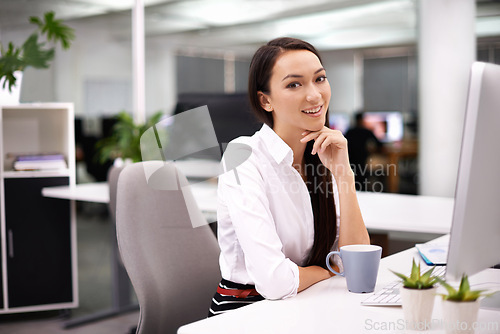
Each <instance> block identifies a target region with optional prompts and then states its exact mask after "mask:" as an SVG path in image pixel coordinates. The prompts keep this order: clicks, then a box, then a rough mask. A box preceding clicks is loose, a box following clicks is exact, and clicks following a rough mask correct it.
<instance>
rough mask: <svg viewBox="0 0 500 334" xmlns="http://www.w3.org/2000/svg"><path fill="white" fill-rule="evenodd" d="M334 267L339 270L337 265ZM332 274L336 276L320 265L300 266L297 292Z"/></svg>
mask: <svg viewBox="0 0 500 334" xmlns="http://www.w3.org/2000/svg"><path fill="white" fill-rule="evenodd" d="M334 269H335V270H337V271H338V268H337V267H336V266H334ZM332 276H335V274H334V273H332V272H330V271H329V270H327V269H324V268H322V267H320V266H309V267H299V288H298V289H297V292H301V291H303V290H305V289H307V288H308V287H310V286H311V285H313V284H316V283H318V282H320V281H322V280H325V279H327V278H330V277H332Z"/></svg>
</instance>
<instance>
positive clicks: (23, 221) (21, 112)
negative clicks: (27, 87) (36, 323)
mask: <svg viewBox="0 0 500 334" xmlns="http://www.w3.org/2000/svg"><path fill="white" fill-rule="evenodd" d="M53 153H57V154H62V155H63V156H64V158H65V161H66V164H67V168H64V169H58V170H45V171H41V170H32V171H15V170H14V169H13V162H14V157H15V156H16V155H26V154H53ZM74 184H75V142H74V109H73V104H72V103H38V104H19V105H14V106H0V236H1V238H0V250H1V258H0V260H1V263H0V264H1V266H0V314H1V313H15V312H30V311H43V310H53V309H68V308H75V307H77V306H78V279H77V277H78V275H77V251H76V216H75V203H74V202H73V201H61V200H57V199H52V198H45V197H43V196H42V193H41V189H42V188H44V187H49V186H60V185H74Z"/></svg>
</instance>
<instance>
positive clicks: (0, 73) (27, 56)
mask: <svg viewBox="0 0 500 334" xmlns="http://www.w3.org/2000/svg"><path fill="white" fill-rule="evenodd" d="M29 21H30V23H33V24H35V25H36V26H38V28H37V29H36V30H35V31H34V32H33V33H32V34H31V35H30V36H29V37H28V39H27V40H26V41H25V42H24V43H23V45H21V46H14V44H13V43H12V42H10V43H9V44H8V46H7V48H4V46H3V45H2V43H0V81H2V79H3V78H5V80H4V81H3V86H2V88H5V86H6V85H8V88H9V91H12V86H14V85H15V84H16V77H15V76H14V72H16V71H24V70H25V69H26V67H28V66H31V67H34V68H48V67H49V62H50V61H51V60H52V59H53V58H54V53H55V47H52V48H46V47H45V44H46V43H45V42H39V41H38V38H39V37H40V36H43V35H45V37H46V41H47V42H51V43H53V44H54V45H55V44H57V43H58V42H60V43H61V46H62V48H63V49H69V47H70V45H71V41H72V40H73V39H74V38H75V33H74V30H73V28H70V27H68V26H67V25H65V24H64V23H63V22H62V20H56V19H55V14H54V12H52V11H51V12H47V13H45V14H44V17H43V18H38V17H36V16H31V17H30V18H29Z"/></svg>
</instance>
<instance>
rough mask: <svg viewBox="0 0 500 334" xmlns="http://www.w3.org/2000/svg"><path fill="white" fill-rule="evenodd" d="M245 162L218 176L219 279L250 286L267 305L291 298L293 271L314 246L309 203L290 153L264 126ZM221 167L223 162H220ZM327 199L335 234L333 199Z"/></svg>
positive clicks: (294, 282)
mask: <svg viewBox="0 0 500 334" xmlns="http://www.w3.org/2000/svg"><path fill="white" fill-rule="evenodd" d="M232 143H242V144H246V145H248V146H249V147H250V148H251V150H252V152H251V154H250V157H249V158H248V159H247V160H246V161H244V162H243V163H242V164H241V165H239V166H238V167H236V169H235V170H231V171H227V172H226V173H224V174H222V175H220V176H219V185H218V209H217V226H218V240H219V245H220V248H221V254H220V261H219V262H220V268H221V273H222V277H223V278H224V279H227V280H230V281H233V282H235V283H241V284H254V285H255V287H256V290H257V291H258V292H259V293H260V294H261V295H262V296H264V297H265V298H267V299H282V298H288V297H292V296H295V295H296V294H297V289H298V287H299V270H298V266H303V265H305V263H306V261H307V259H308V256H309V253H310V251H311V248H312V246H313V242H314V219H313V211H312V206H311V198H310V196H309V191H308V189H307V186H306V184H305V183H304V181H303V180H302V177H301V176H300V174H299V173H298V172H297V170H296V169H295V168H293V166H292V163H293V151H292V150H291V148H290V147H289V146H288V145H287V144H286V143H285V142H284V141H283V140H282V139H281V138H280V137H279V136H278V135H277V134H276V133H275V132H274V131H273V130H272V129H271V128H270V127H269V126H267V125H264V126H263V127H262V128H261V130H260V131H257V132H256V133H255V134H254V135H253V136H252V137H240V138H237V139H235V140H234V141H232ZM223 161H224V160H223ZM333 193H334V201H335V207H336V214H337V219H336V220H337V221H336V222H332V224H334V223H336V224H337V238H336V241H335V244H334V247H333V248H335V249H336V248H337V245H338V233H339V221H340V213H339V207H340V205H339V195H338V189H337V185H336V183H335V179H333Z"/></svg>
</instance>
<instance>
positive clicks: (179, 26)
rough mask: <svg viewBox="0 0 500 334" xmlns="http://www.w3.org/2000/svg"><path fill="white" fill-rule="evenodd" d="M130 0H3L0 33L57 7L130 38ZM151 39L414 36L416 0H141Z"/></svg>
mask: <svg viewBox="0 0 500 334" xmlns="http://www.w3.org/2000/svg"><path fill="white" fill-rule="evenodd" d="M133 2H134V1H133V0H0V40H1V33H2V32H5V31H9V30H13V29H20V28H23V27H25V26H26V27H27V26H29V23H28V20H27V18H28V17H29V16H32V15H37V16H40V15H42V14H43V13H44V12H46V11H49V10H53V11H55V12H56V17H58V18H61V19H64V20H68V21H69V22H71V21H75V22H76V21H83V20H87V21H89V22H99V21H106V28H107V29H112V30H113V31H112V33H113V34H114V35H116V37H117V38H130V29H131V12H130V9H131V7H132V5H133ZM144 3H145V26H146V35H147V36H148V39H150V40H154V39H161V40H164V39H168V41H169V42H171V43H173V44H177V45H179V46H184V47H190V46H194V47H211V46H217V47H219V48H231V49H235V50H238V49H242V50H244V49H245V48H253V47H254V46H255V45H259V44H262V43H263V42H264V41H267V40H269V39H270V38H273V37H277V36H283V35H289V36H296V37H300V38H305V39H307V40H309V41H311V42H312V43H313V44H314V45H316V46H317V47H318V48H320V49H342V48H359V47H374V46H394V45H405V44H412V43H415V38H416V25H417V15H416V11H417V10H416V6H417V0H144ZM476 4H477V13H476V16H477V27H476V32H477V35H478V37H491V36H500V1H498V0H495V1H493V0H489V1H488V0H477V1H476Z"/></svg>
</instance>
